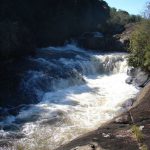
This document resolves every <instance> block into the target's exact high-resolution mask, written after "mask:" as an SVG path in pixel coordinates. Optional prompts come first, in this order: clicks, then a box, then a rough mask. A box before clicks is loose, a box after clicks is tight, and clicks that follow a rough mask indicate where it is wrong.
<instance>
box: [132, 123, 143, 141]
mask: <svg viewBox="0 0 150 150" xmlns="http://www.w3.org/2000/svg"><path fill="white" fill-rule="evenodd" d="M131 130H132V133H133V135H134V137H135V138H136V140H137V141H138V142H142V140H143V134H142V132H141V130H140V128H139V127H138V126H137V125H133V126H132V128H131Z"/></svg>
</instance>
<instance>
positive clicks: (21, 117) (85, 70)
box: [0, 44, 138, 150]
mask: <svg viewBox="0 0 150 150" xmlns="http://www.w3.org/2000/svg"><path fill="white" fill-rule="evenodd" d="M126 56H127V54H126V53H98V52H93V51H86V50H84V49H81V48H79V47H77V46H75V45H72V44H67V45H66V46H63V47H48V48H43V49H39V50H38V54H37V55H36V56H35V57H34V58H29V60H30V61H31V63H33V64H35V65H34V67H32V69H30V70H28V71H27V72H26V73H25V75H24V77H23V79H22V82H21V84H20V89H21V90H22V92H24V93H25V95H27V96H28V97H27V98H30V99H31V101H32V100H33V101H34V99H37V100H38V104H32V105H29V106H28V107H25V108H23V109H22V110H21V111H20V112H19V114H18V115H17V116H8V117H7V118H5V120H3V121H1V122H0V127H1V130H0V138H1V139H3V140H8V141H9V142H10V143H11V145H12V146H9V147H8V149H9V148H10V149H16V147H17V146H18V145H19V146H21V147H23V148H24V149H31V150H36V149H49V150H53V149H55V148H57V147H59V146H60V145H62V144H64V143H66V142H69V141H70V140H72V139H74V138H76V137H78V136H80V135H82V134H84V133H87V132H89V131H91V130H93V129H96V128H97V127H99V126H100V125H102V124H103V123H105V122H106V121H108V120H110V119H112V118H113V117H115V116H116V115H118V114H119V113H121V112H123V111H125V110H124V109H123V108H122V104H123V103H124V102H125V101H126V100H127V99H128V98H132V97H133V96H135V95H136V94H137V92H138V90H137V89H136V88H135V87H133V86H132V85H128V84H126V83H125V79H126V78H127V74H126V72H127V67H128V66H127V62H126ZM9 127H12V129H10V128H9ZM18 136H22V138H18V140H16V139H17V138H16V137H18ZM11 137H13V138H11ZM14 137H15V138H16V139H15V140H14Z"/></svg>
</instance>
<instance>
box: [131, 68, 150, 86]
mask: <svg viewBox="0 0 150 150" xmlns="http://www.w3.org/2000/svg"><path fill="white" fill-rule="evenodd" d="M148 78H149V75H148V74H147V73H146V72H143V71H141V70H139V71H137V74H136V76H135V79H134V80H133V84H134V85H136V86H138V87H144V85H145V84H146V82H147V81H148Z"/></svg>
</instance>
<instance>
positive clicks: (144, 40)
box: [128, 20, 150, 71]
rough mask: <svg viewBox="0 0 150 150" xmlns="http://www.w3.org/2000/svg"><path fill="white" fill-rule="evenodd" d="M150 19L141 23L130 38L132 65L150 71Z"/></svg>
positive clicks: (130, 61) (130, 63) (129, 60)
mask: <svg viewBox="0 0 150 150" xmlns="http://www.w3.org/2000/svg"><path fill="white" fill-rule="evenodd" d="M149 35H150V20H145V21H142V22H141V23H139V24H138V25H137V27H136V29H135V31H134V32H133V33H132V35H131V39H130V48H129V51H130V55H129V58H128V62H129V65H130V66H133V67H141V68H143V69H145V70H147V71H150V36H149Z"/></svg>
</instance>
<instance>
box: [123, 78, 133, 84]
mask: <svg viewBox="0 0 150 150" xmlns="http://www.w3.org/2000/svg"><path fill="white" fill-rule="evenodd" d="M132 81H133V78H132V77H128V78H127V79H126V81H125V82H126V83H127V84H132Z"/></svg>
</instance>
